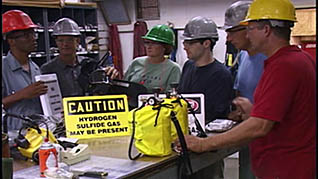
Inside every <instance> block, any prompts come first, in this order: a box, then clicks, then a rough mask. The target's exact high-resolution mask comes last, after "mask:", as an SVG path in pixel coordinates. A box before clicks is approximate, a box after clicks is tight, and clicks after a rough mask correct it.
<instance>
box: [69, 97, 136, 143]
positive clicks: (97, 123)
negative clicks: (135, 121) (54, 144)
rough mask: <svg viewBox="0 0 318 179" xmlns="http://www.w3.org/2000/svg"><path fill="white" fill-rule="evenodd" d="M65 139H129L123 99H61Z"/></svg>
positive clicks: (126, 113) (126, 107) (126, 114)
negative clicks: (113, 137)
mask: <svg viewBox="0 0 318 179" xmlns="http://www.w3.org/2000/svg"><path fill="white" fill-rule="evenodd" d="M63 107H64V117H65V127H66V136H67V137H69V138H78V139H87V138H99V137H112V136H124V135H129V134H130V133H129V130H128V129H129V127H128V115H129V109H128V101H127V96H126V95H104V96H85V97H68V98H63Z"/></svg>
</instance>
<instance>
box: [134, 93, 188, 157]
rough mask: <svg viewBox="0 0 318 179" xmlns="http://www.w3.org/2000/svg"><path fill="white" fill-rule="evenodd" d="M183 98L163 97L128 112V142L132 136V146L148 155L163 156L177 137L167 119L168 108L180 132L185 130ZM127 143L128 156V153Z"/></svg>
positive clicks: (172, 125)
mask: <svg viewBox="0 0 318 179" xmlns="http://www.w3.org/2000/svg"><path fill="white" fill-rule="evenodd" d="M187 106H188V105H187V102H186V101H185V100H184V99H179V98H166V99H163V100H162V101H160V102H155V103H153V105H147V106H145V105H144V106H141V107H140V108H137V109H134V110H132V111H131V112H130V115H131V117H130V121H129V122H130V123H131V124H132V125H131V127H132V129H131V131H132V138H131V142H130V145H132V143H133V140H135V147H136V149H137V150H138V151H139V152H140V153H142V154H145V155H149V156H158V157H162V156H167V155H170V154H171V153H172V148H171V143H172V142H173V141H174V140H176V139H177V137H178V134H177V131H176V128H175V125H174V124H173V123H172V120H171V112H172V111H173V112H174V114H176V116H175V117H176V118H177V119H178V122H179V124H180V126H181V131H182V133H183V134H188V133H189V129H188V113H187ZM130 155H131V146H130V148H129V157H130V159H132V160H134V159H136V158H138V157H139V156H140V154H139V155H138V156H136V157H135V158H133V157H131V156H130Z"/></svg>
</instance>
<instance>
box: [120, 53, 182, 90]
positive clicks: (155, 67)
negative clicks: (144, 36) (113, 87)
mask: <svg viewBox="0 0 318 179" xmlns="http://www.w3.org/2000/svg"><path fill="white" fill-rule="evenodd" d="M180 75H181V70H180V67H179V65H178V64H177V63H175V62H173V61H171V60H170V59H166V60H165V61H164V62H162V63H159V64H152V63H149V62H148V60H147V56H144V57H138V58H136V59H134V60H133V61H132V63H131V64H130V66H129V67H128V70H127V71H126V73H125V76H124V80H127V81H132V82H136V83H139V84H142V85H144V86H145V87H146V88H147V90H148V92H149V93H152V89H153V88H154V87H160V88H161V89H162V92H167V91H168V90H170V89H171V87H170V84H171V83H173V82H179V79H180Z"/></svg>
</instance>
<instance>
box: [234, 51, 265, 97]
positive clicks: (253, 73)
mask: <svg viewBox="0 0 318 179" xmlns="http://www.w3.org/2000/svg"><path fill="white" fill-rule="evenodd" d="M239 55H240V56H239V67H238V72H237V76H236V79H235V82H234V89H236V90H238V91H239V92H240V96H243V97H246V98H248V99H249V100H250V101H251V102H252V103H254V97H253V95H254V91H255V88H256V86H257V84H258V81H259V80H260V78H261V76H262V74H263V69H264V60H266V59H267V57H266V56H265V55H263V54H261V53H258V54H256V55H253V56H249V54H248V53H247V51H241V52H240V54H239Z"/></svg>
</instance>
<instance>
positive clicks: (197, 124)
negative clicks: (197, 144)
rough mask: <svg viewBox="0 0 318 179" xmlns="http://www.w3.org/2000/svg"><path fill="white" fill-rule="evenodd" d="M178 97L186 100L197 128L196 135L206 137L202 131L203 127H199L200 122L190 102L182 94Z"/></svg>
mask: <svg viewBox="0 0 318 179" xmlns="http://www.w3.org/2000/svg"><path fill="white" fill-rule="evenodd" d="M179 97H180V98H181V99H183V100H185V101H186V103H187V104H188V108H189V111H190V113H191V114H192V116H193V117H194V124H195V126H196V128H197V130H198V135H197V136H198V137H208V135H206V133H205V132H204V130H203V128H202V127H201V124H200V122H199V120H198V118H197V116H196V115H195V112H194V109H193V108H192V106H191V104H190V103H189V102H188V100H187V99H185V98H184V97H183V96H182V95H179Z"/></svg>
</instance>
